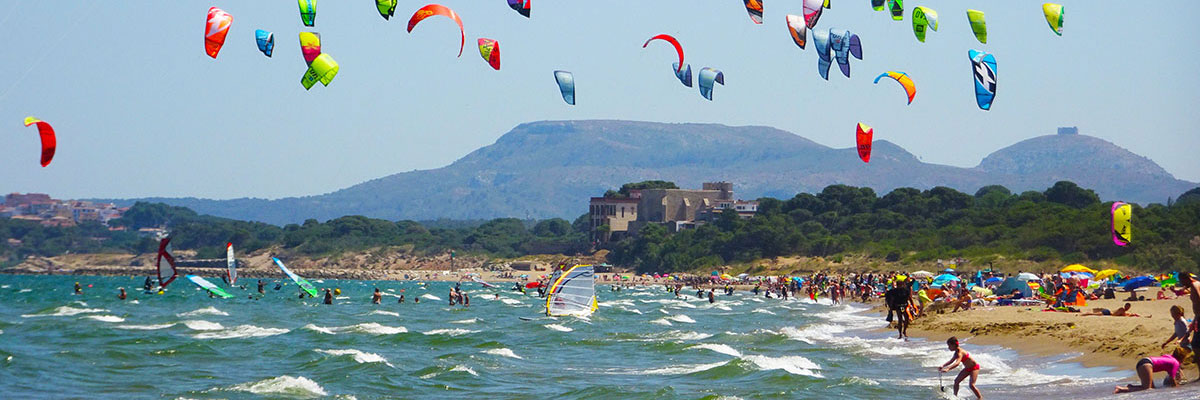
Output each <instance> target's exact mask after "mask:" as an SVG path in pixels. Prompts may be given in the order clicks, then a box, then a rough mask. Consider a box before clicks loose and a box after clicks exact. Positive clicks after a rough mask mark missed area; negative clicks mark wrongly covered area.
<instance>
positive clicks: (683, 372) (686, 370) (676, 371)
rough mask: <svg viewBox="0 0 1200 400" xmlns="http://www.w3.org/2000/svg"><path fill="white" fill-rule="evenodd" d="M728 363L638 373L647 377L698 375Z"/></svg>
mask: <svg viewBox="0 0 1200 400" xmlns="http://www.w3.org/2000/svg"><path fill="white" fill-rule="evenodd" d="M727 362H728V361H722V362H715V363H712V364H700V365H690V364H685V365H676V366H670V367H663V368H655V369H648V370H644V371H638V374H647V375H687V374H694V373H697V372H700V371H707V370H710V369H713V368H716V367H720V366H722V365H725V363H727Z"/></svg>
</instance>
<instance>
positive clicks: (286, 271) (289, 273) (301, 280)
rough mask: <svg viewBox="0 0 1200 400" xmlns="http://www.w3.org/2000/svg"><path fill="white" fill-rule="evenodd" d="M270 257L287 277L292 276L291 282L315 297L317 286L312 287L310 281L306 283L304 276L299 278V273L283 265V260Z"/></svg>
mask: <svg viewBox="0 0 1200 400" xmlns="http://www.w3.org/2000/svg"><path fill="white" fill-rule="evenodd" d="M271 259H272V260H275V265H278V266H279V269H281V270H283V273H284V274H285V275H287V276H288V278H292V281H293V282H296V284H297V285H300V288H301V289H304V291H305V292H308V294H309V295H310V296H312V297H317V288H315V287H313V285H312V284H311V283H308V281H307V280H305V279H304V278H301V277H300V275H296V273H295V272H292V270H290V269H288V267H287V266H286V265H283V261H279V259H278V258H275V257H271Z"/></svg>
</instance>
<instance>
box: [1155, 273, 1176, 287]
mask: <svg viewBox="0 0 1200 400" xmlns="http://www.w3.org/2000/svg"><path fill="white" fill-rule="evenodd" d="M1178 284H1179V279H1176V278H1175V276H1174V275H1172V276H1171V277H1169V278H1167V279H1163V280H1161V281H1159V282H1158V285H1159V286H1162V287H1163V288H1164V289H1165V288H1169V287H1171V286H1175V285H1178Z"/></svg>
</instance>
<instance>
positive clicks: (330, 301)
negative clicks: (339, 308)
mask: <svg viewBox="0 0 1200 400" xmlns="http://www.w3.org/2000/svg"><path fill="white" fill-rule="evenodd" d="M325 304H330V305H332V304H333V291H331V290H329V289H325Z"/></svg>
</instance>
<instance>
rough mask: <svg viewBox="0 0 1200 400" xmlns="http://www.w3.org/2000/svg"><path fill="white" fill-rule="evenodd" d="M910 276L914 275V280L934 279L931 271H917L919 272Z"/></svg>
mask: <svg viewBox="0 0 1200 400" xmlns="http://www.w3.org/2000/svg"><path fill="white" fill-rule="evenodd" d="M910 275H912V277H913V278H921V279H925V278H929V277H932V276H933V273H932V272H929V271H917V272H913V273H912V274H910Z"/></svg>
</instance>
